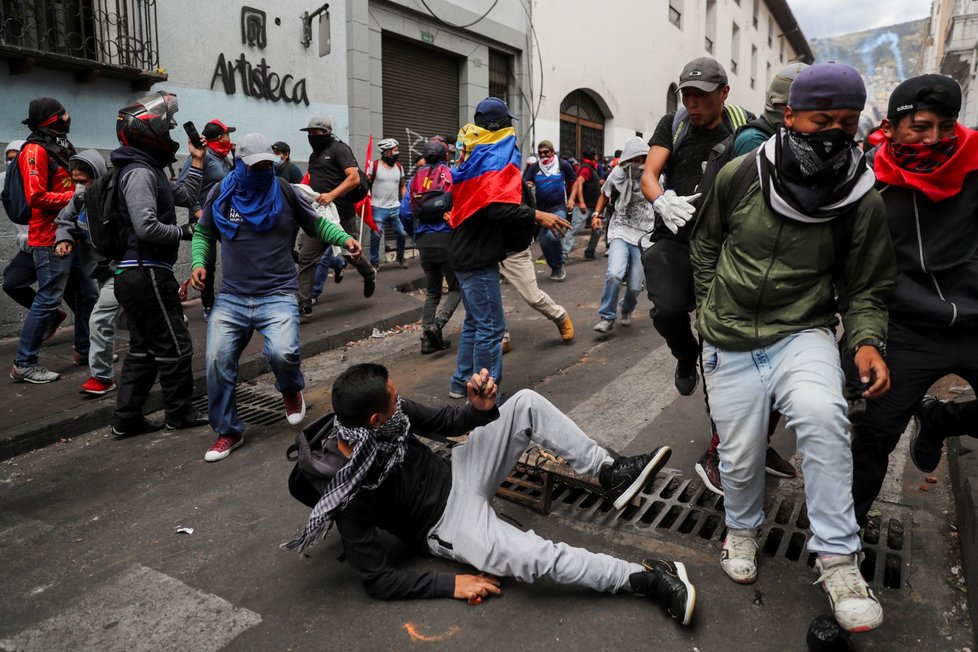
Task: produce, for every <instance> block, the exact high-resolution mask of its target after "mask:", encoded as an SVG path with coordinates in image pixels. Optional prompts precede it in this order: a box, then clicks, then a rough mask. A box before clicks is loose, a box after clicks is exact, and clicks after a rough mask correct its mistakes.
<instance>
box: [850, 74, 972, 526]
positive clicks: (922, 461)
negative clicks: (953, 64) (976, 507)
mask: <svg viewBox="0 0 978 652" xmlns="http://www.w3.org/2000/svg"><path fill="white" fill-rule="evenodd" d="M960 111H961V87H960V86H958V83H957V82H956V81H954V80H953V79H951V78H950V77H944V76H943V75H921V76H919V77H913V78H911V79H908V80H907V81H905V82H903V83H902V84H900V85H899V86H897V87H896V88H895V89H894V90H893V93H892V94H891V95H890V101H889V108H888V109H887V113H886V118H885V119H884V120H883V125H882V133H881V134H878V136H880V135H881V136H882V142H880V143H879V145H878V146H877V148H876V149H875V150H873V151H872V152H871V153H870V157H871V158H872V161H873V167H874V168H875V171H876V179H877V187H878V188H879V191H880V195H881V196H882V197H883V203H884V205H885V206H886V214H887V218H888V221H889V227H890V235H891V236H892V238H893V244H894V247H895V249H896V259H897V272H898V275H897V282H896V287H895V288H894V290H893V293H892V294H891V295H890V297H889V299H888V302H887V303H888V306H889V309H890V322H889V332H888V334H887V341H886V364H887V366H888V367H889V369H890V377H891V379H892V384H893V390H892V391H891V392H890V393H888V394H887V395H886V396H882V397H880V398H878V399H876V400H874V401H867V402H866V412H865V414H864V415H863V416H862V418H861V419H860V420H859V423H857V424H856V426H855V428H854V438H853V442H852V456H853V467H854V477H853V481H852V494H853V500H854V501H855V505H856V520H857V522H859V524H860V525H866V524H867V522H868V513H869V511H870V508H871V507H872V505H873V501H874V500H876V497H877V496H878V495H879V491H880V488H881V487H882V485H883V479H884V478H885V476H886V471H887V461H888V459H889V454H890V452H891V451H892V450H893V449H894V447H896V445H897V443H899V441H900V435H901V434H902V433H903V431H904V429H905V428H906V426H907V422H908V421H909V420H910V417H911V416H916V418H917V421H918V427H917V429H916V431H915V432H914V435H913V437H912V439H911V442H910V458H911V459H912V460H913V463H914V465H915V466H916V467H917V468H918V469H920V470H921V471H922V472H924V473H931V472H933V471H934V469H936V468H937V465H938V463H939V462H940V460H941V449H942V447H943V444H944V439H946V438H947V437H953V436H958V435H971V436H972V437H974V436H978V402H976V401H975V400H974V399H971V400H969V401H962V402H944V401H939V400H937V399H936V398H934V397H930V396H925V394H926V392H927V389H928V388H929V387H930V386H931V385H932V384H933V383H935V382H936V381H937V380H938V379H940V378H941V377H942V376H944V375H946V374H958V375H959V376H961V377H963V378H964V379H965V380H966V381H967V382H968V383H970V384H971V386H972V387H978V252H976V249H975V243H976V242H978V219H976V218H978V133H976V132H975V131H973V130H971V129H968V128H966V127H965V126H963V125H962V124H960V123H959V122H958V120H957V119H958V114H959V112H960Z"/></svg>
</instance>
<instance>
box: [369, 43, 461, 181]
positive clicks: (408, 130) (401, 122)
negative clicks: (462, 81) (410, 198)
mask: <svg viewBox="0 0 978 652" xmlns="http://www.w3.org/2000/svg"><path fill="white" fill-rule="evenodd" d="M381 43H382V54H381V56H382V60H383V75H384V77H383V95H384V100H383V111H384V133H383V136H382V137H383V138H396V139H397V140H398V141H399V142H400V144H401V146H400V149H401V162H402V164H403V165H404V168H405V171H406V172H408V173H409V174H410V173H412V172H413V171H414V159H415V158H417V157H419V156H421V153H422V151H423V149H424V143H425V142H426V141H427V139H428V138H430V137H431V136H435V135H438V136H443V137H444V138H445V140H447V141H448V142H455V136H456V135H457V134H458V130H459V127H460V126H461V124H460V123H459V66H460V61H461V60H460V59H459V57H456V56H454V55H452V54H450V53H447V52H445V51H444V50H438V49H435V48H431V47H426V46H424V45H421V44H419V43H417V42H416V41H407V40H404V39H399V38H396V37H393V36H390V35H388V34H387V33H384V34H383V35H382V41H381ZM376 136H377V135H376V134H375V137H376Z"/></svg>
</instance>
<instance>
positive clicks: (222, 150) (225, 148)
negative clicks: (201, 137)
mask: <svg viewBox="0 0 978 652" xmlns="http://www.w3.org/2000/svg"><path fill="white" fill-rule="evenodd" d="M207 146H208V147H210V148H211V149H212V150H214V153H215V154H217V155H218V156H220V157H221V158H224V157H225V156H227V155H228V153H230V151H231V141H230V140H229V141H227V142H224V143H222V142H221V141H219V140H210V141H207Z"/></svg>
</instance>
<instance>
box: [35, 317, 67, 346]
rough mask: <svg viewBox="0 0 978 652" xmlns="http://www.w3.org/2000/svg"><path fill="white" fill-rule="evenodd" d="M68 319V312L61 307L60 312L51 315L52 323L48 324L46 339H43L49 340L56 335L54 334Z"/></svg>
mask: <svg viewBox="0 0 978 652" xmlns="http://www.w3.org/2000/svg"><path fill="white" fill-rule="evenodd" d="M66 319H68V313H66V312H65V311H64V310H60V309H59V310H58V312H57V313H55V315H54V316H53V317H51V323H49V324H48V329H47V330H46V331H45V332H44V339H43V340H41V341H42V342H47V341H48V340H49V339H51V338H52V337H54V334H55V333H57V332H58V328H59V327H60V326H61V324H63V323H64V321H65V320H66Z"/></svg>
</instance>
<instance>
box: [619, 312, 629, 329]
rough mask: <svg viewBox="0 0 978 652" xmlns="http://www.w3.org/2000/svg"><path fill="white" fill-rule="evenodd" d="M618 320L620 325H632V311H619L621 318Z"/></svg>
mask: <svg viewBox="0 0 978 652" xmlns="http://www.w3.org/2000/svg"><path fill="white" fill-rule="evenodd" d="M618 321H619V322H620V323H621V325H622V326H631V325H632V313H630V312H623V313H621V319H619V320H618Z"/></svg>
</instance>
